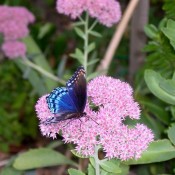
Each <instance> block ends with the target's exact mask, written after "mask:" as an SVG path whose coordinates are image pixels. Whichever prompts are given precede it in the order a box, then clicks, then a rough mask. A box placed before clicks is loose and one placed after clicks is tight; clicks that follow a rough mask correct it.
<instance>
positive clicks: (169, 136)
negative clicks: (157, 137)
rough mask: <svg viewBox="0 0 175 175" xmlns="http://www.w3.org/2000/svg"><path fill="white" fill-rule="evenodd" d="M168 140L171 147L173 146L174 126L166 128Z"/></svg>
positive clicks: (174, 141) (174, 140)
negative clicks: (171, 144)
mask: <svg viewBox="0 0 175 175" xmlns="http://www.w3.org/2000/svg"><path fill="white" fill-rule="evenodd" d="M167 133H168V138H169V139H170V140H171V142H172V143H173V145H175V134H174V133H175V124H173V125H172V126H171V127H169V128H168V132H167Z"/></svg>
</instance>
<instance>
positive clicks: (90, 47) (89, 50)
mask: <svg viewBox="0 0 175 175" xmlns="http://www.w3.org/2000/svg"><path fill="white" fill-rule="evenodd" d="M94 49H95V43H94V42H93V43H91V44H89V46H88V49H87V50H88V53H90V52H92V51H93V50H94Z"/></svg>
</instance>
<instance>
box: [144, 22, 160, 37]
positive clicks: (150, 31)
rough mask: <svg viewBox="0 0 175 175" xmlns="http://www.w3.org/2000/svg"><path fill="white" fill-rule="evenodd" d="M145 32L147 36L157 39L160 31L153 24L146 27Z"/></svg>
mask: <svg viewBox="0 0 175 175" xmlns="http://www.w3.org/2000/svg"><path fill="white" fill-rule="evenodd" d="M144 31H145V33H146V35H147V36H148V37H150V38H152V39H153V38H156V37H157V33H158V29H157V28H156V27H155V26H154V25H153V24H149V25H147V26H145V27H144Z"/></svg>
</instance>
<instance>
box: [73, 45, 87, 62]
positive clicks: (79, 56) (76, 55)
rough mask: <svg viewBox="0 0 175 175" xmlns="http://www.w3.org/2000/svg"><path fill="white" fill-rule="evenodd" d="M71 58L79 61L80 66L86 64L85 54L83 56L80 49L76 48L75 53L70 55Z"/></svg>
mask: <svg viewBox="0 0 175 175" xmlns="http://www.w3.org/2000/svg"><path fill="white" fill-rule="evenodd" d="M70 56H71V57H72V58H75V59H77V60H78V61H79V62H80V64H83V62H84V59H83V58H84V54H83V52H82V51H81V50H80V49H78V48H76V49H75V53H73V54H70Z"/></svg>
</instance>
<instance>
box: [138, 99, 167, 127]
mask: <svg viewBox="0 0 175 175" xmlns="http://www.w3.org/2000/svg"><path fill="white" fill-rule="evenodd" d="M139 103H140V104H142V105H144V106H145V107H146V108H148V109H149V111H151V113H152V114H154V115H155V116H156V118H158V119H159V120H160V121H161V122H163V123H164V124H166V125H167V124H169V121H170V118H169V113H168V112H167V111H165V109H164V108H163V107H162V106H160V105H159V104H155V103H152V101H150V100H149V101H148V100H146V99H143V100H139ZM156 123H157V122H156Z"/></svg>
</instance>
